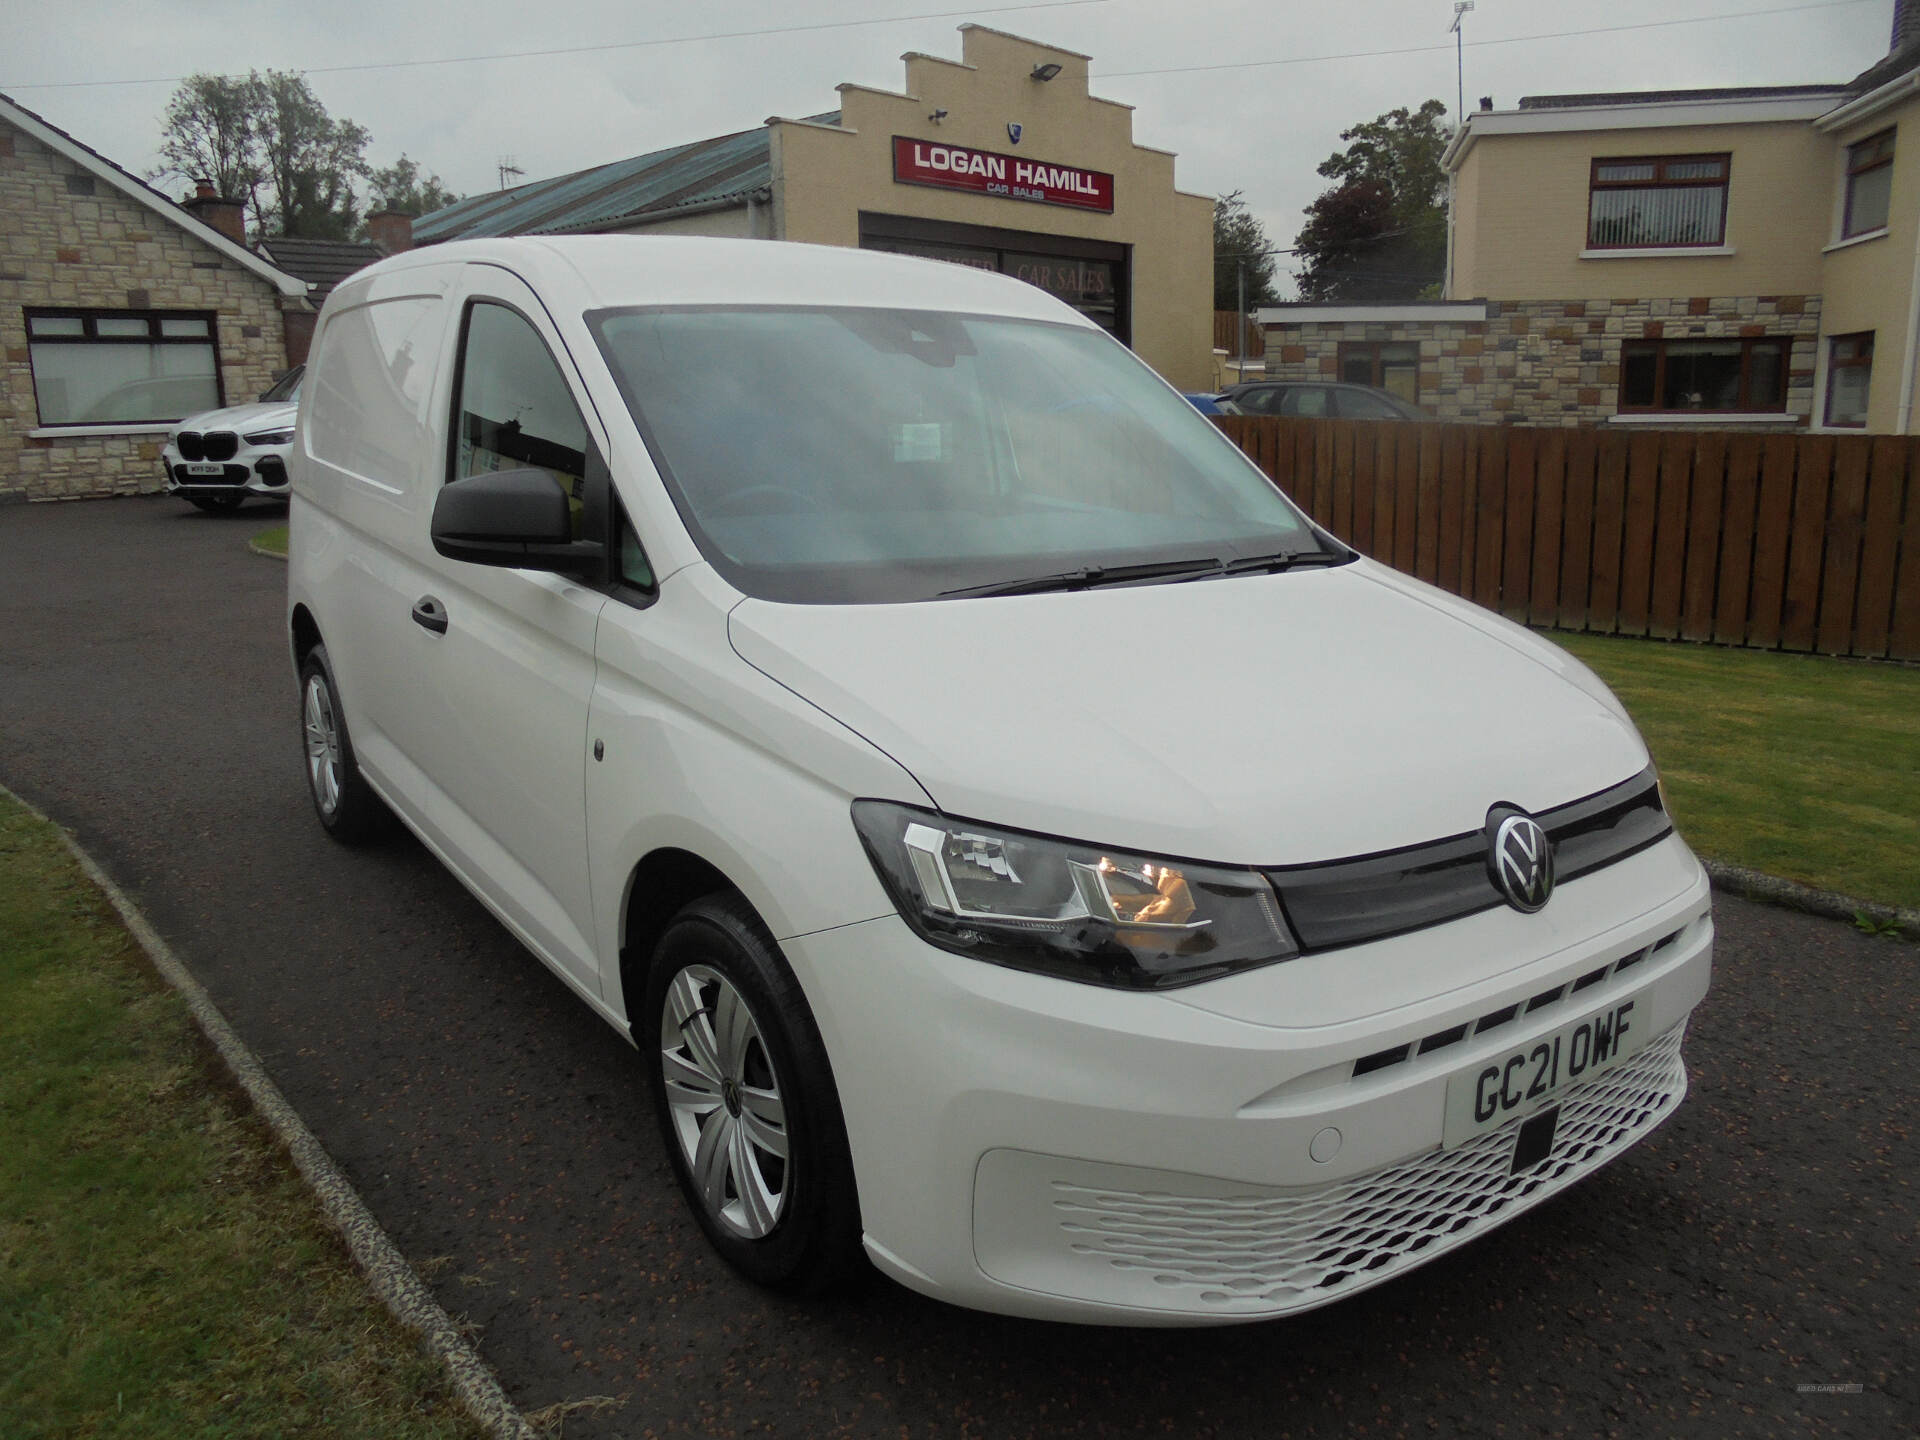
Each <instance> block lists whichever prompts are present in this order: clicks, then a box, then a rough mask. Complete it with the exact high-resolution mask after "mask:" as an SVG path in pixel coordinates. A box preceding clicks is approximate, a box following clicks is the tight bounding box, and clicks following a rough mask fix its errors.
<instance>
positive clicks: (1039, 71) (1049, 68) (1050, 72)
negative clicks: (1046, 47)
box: [1033, 61, 1060, 83]
mask: <svg viewBox="0 0 1920 1440" xmlns="http://www.w3.org/2000/svg"><path fill="white" fill-rule="evenodd" d="M1059 73H1060V67H1059V66H1058V65H1055V64H1054V63H1053V62H1052V61H1048V62H1047V63H1046V64H1044V65H1036V66H1034V67H1033V78H1034V79H1036V80H1038V81H1041V82H1042V83H1045V82H1046V81H1048V80H1051V79H1053V77H1054V76H1056V75H1058V74H1059Z"/></svg>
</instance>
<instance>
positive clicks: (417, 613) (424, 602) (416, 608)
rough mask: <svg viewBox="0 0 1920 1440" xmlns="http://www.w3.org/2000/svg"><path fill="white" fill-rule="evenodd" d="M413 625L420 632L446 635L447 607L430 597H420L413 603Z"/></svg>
mask: <svg viewBox="0 0 1920 1440" xmlns="http://www.w3.org/2000/svg"><path fill="white" fill-rule="evenodd" d="M413 623H414V624H416V625H418V626H419V627H420V628H421V629H422V630H431V631H432V632H433V633H434V634H436V635H444V634H446V633H447V607H446V606H444V605H442V604H441V603H440V602H439V601H438V600H436V599H434V598H433V596H431V595H422V596H421V597H420V598H419V599H418V600H416V601H414V602H413Z"/></svg>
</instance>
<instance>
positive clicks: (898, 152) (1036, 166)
mask: <svg viewBox="0 0 1920 1440" xmlns="http://www.w3.org/2000/svg"><path fill="white" fill-rule="evenodd" d="M893 178H894V179H895V180H896V181H898V182H899V183H900V184H902V185H934V186H938V187H939V188H940V189H942V190H968V191H971V192H973V193H974V194H976V195H1000V196H1003V197H1005V198H1006V199H1009V200H1033V201H1037V202H1039V203H1040V204H1042V205H1068V206H1071V207H1073V208H1074V209H1076V210H1098V211H1100V212H1101V213H1102V214H1106V215H1111V214H1112V213H1113V176H1111V175H1109V174H1107V173H1106V172H1105V171H1104V170H1082V169H1080V168H1079V167H1078V166H1075V165H1050V164H1048V163H1047V162H1046V161H1044V160H1028V159H1026V158H1025V157H1024V156H1019V155H996V154H995V153H994V152H993V151H991V150H971V149H969V148H967V147H966V146H965V145H940V144H936V143H935V142H933V141H931V140H910V139H908V138H907V137H906V136H904V135H896V136H894V137H893Z"/></svg>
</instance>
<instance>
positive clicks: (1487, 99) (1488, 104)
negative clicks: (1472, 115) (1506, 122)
mask: <svg viewBox="0 0 1920 1440" xmlns="http://www.w3.org/2000/svg"><path fill="white" fill-rule="evenodd" d="M1480 108H1481V109H1482V110H1491V109H1493V97H1492V96H1491V95H1482V96H1481V97H1480Z"/></svg>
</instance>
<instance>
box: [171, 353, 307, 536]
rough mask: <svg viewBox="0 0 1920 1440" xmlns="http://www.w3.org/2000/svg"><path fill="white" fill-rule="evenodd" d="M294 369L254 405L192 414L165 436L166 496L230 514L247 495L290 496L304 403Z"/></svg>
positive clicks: (302, 370) (301, 370)
mask: <svg viewBox="0 0 1920 1440" xmlns="http://www.w3.org/2000/svg"><path fill="white" fill-rule="evenodd" d="M305 372H306V367H305V366H304V365H296V366H294V368H293V369H291V370H289V371H288V372H287V373H286V374H285V375H282V376H281V377H280V378H279V379H278V380H276V381H274V383H273V385H272V386H271V387H269V388H268V389H267V390H266V391H265V392H264V393H263V394H262V395H261V396H260V398H259V399H258V400H256V401H255V402H254V403H253V404H251V405H233V406H229V407H228V408H227V409H225V410H207V411H203V412H202V413H200V414H198V415H189V416H188V417H187V418H186V419H184V420H182V421H181V422H180V423H179V424H178V425H176V426H174V427H173V430H172V432H171V433H170V434H168V436H167V443H166V444H165V445H164V446H162V447H161V450H160V463H161V466H162V467H163V468H164V469H165V470H166V474H167V493H168V494H169V495H178V496H179V497H180V498H181V499H182V500H187V501H190V502H192V503H193V504H194V505H197V506H199V507H200V508H201V509H202V510H232V509H236V508H237V507H238V506H239V505H240V503H241V502H242V501H243V500H245V499H246V498H247V497H248V496H249V495H254V496H259V497H262V498H266V499H272V500H285V499H286V498H287V451H288V449H289V448H290V447H291V446H292V444H293V422H294V416H295V415H296V414H297V412H298V410H299V404H300V377H301V376H302V375H303V374H304V373H305Z"/></svg>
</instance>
